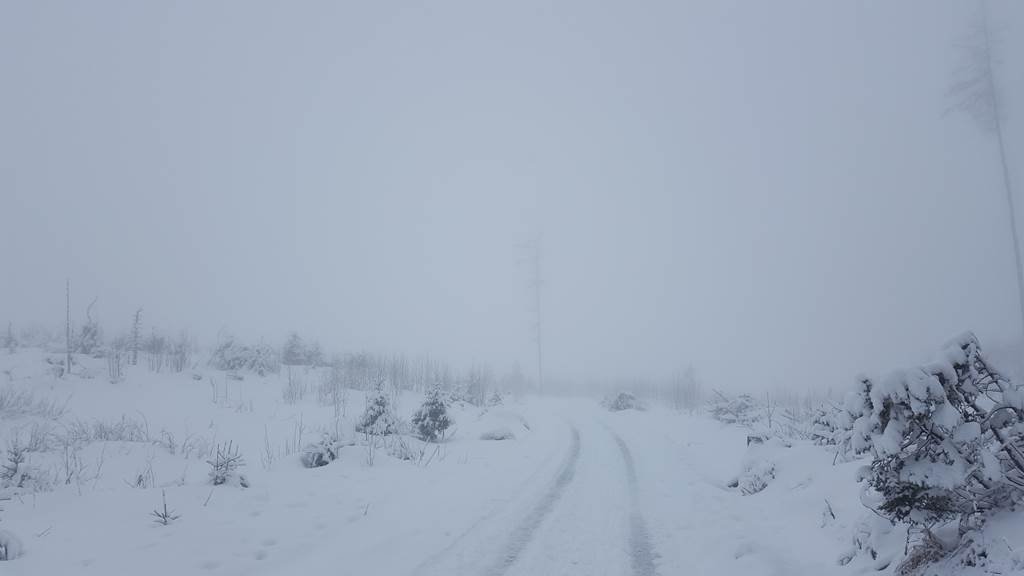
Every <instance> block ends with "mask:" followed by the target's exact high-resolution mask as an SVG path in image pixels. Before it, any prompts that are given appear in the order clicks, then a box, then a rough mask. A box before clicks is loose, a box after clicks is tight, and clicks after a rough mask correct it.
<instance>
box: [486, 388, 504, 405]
mask: <svg viewBox="0 0 1024 576" xmlns="http://www.w3.org/2000/svg"><path fill="white" fill-rule="evenodd" d="M504 402H505V398H504V397H503V396H502V395H501V392H499V391H497V390H495V391H494V392H492V393H491V396H490V398H488V399H487V406H489V407H491V408H494V407H495V406H501V405H502V404H503V403H504Z"/></svg>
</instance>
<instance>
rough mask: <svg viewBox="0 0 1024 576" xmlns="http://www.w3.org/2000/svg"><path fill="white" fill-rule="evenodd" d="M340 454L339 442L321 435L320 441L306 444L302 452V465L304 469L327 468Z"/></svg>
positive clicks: (328, 435) (326, 435)
mask: <svg viewBox="0 0 1024 576" xmlns="http://www.w3.org/2000/svg"><path fill="white" fill-rule="evenodd" d="M340 454H341V442H339V441H338V440H337V438H335V437H333V436H331V435H330V434H326V433H325V434H323V435H322V436H321V437H320V440H319V441H317V442H315V443H312V444H308V445H307V446H306V447H305V448H304V449H303V450H302V465H303V466H305V467H306V468H319V467H320V466H327V465H328V464H330V463H331V462H334V461H335V460H337V459H338V456H339V455H340Z"/></svg>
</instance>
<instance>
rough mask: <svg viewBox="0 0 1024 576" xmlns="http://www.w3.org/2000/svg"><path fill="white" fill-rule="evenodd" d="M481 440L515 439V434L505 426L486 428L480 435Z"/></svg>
mask: <svg viewBox="0 0 1024 576" xmlns="http://www.w3.org/2000/svg"><path fill="white" fill-rule="evenodd" d="M480 439H481V440H515V439H516V435H515V433H513V432H512V431H511V430H509V429H508V428H506V427H504V426H503V427H501V428H495V429H494V430H488V431H487V432H484V433H483V434H481V435H480Z"/></svg>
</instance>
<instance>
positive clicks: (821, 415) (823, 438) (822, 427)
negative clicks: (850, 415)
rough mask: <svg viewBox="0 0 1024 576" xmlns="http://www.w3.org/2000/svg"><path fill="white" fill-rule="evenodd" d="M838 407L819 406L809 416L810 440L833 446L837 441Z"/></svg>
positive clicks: (821, 444)
mask: <svg viewBox="0 0 1024 576" xmlns="http://www.w3.org/2000/svg"><path fill="white" fill-rule="evenodd" d="M838 418H839V409H838V408H833V407H831V406H826V407H821V408H818V409H816V410H815V411H814V415H813V416H812V417H811V432H810V436H811V440H812V441H813V442H814V443H815V444H817V445H819V446H835V445H836V443H837V442H838V438H837V436H838V432H839V424H838Z"/></svg>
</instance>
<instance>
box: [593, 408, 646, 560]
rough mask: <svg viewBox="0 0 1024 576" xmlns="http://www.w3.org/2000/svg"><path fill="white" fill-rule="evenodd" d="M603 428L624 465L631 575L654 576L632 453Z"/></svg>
mask: <svg viewBox="0 0 1024 576" xmlns="http://www.w3.org/2000/svg"><path fill="white" fill-rule="evenodd" d="M605 428H606V429H607V430H608V433H609V434H611V435H612V437H613V438H615V443H616V444H618V445H619V451H620V452H621V453H622V460H623V461H624V462H625V463H626V481H627V485H628V486H629V501H630V505H631V508H632V511H631V512H630V515H629V561H630V564H631V565H632V567H633V574H634V575H635V576H656V575H657V574H658V570H657V568H655V566H654V560H655V558H657V554H656V553H655V552H654V548H653V547H652V546H651V535H650V532H648V530H647V522H645V521H644V517H643V514H641V513H640V492H639V488H638V486H637V480H636V466H635V465H634V464H633V453H632V452H630V451H629V446H628V445H626V442H625V440H623V439H622V438H621V437H620V436H619V435H618V434H616V433H615V432H614V431H612V429H611V428H608V427H607V426H605Z"/></svg>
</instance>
